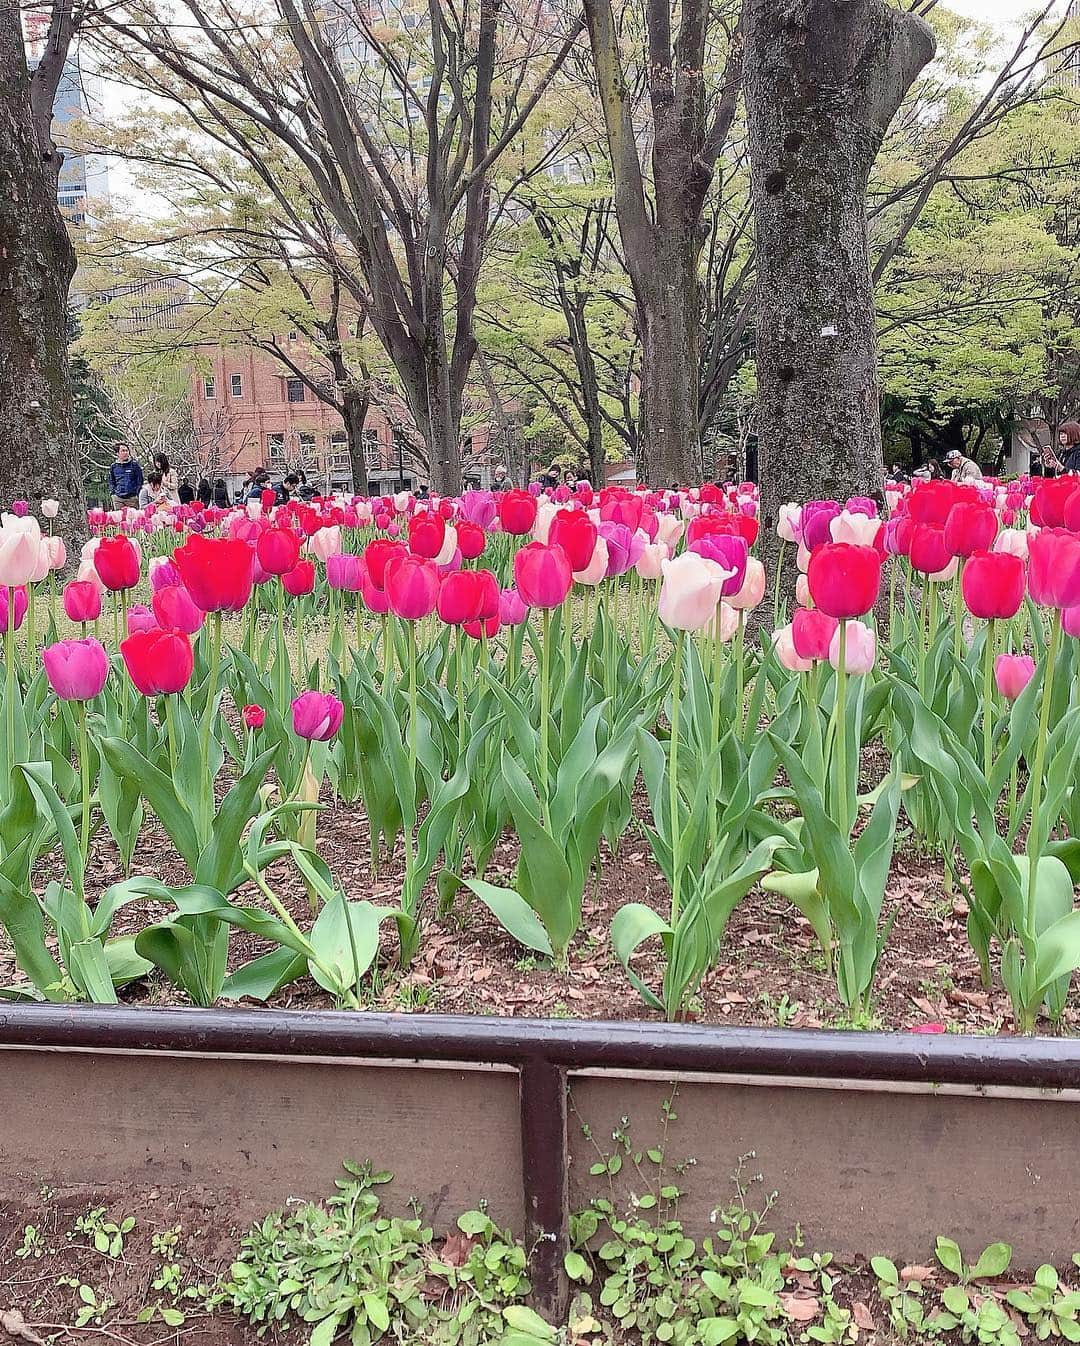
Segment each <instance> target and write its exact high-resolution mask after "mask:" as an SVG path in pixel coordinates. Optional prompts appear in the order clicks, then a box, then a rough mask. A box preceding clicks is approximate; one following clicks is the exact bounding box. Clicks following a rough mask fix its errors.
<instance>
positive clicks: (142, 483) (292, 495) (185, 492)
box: [107, 444, 318, 509]
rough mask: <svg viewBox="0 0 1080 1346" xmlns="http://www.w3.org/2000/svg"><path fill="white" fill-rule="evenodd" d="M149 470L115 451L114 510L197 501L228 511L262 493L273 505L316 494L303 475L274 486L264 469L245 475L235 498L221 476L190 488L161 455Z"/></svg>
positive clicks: (124, 450)
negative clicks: (271, 498)
mask: <svg viewBox="0 0 1080 1346" xmlns="http://www.w3.org/2000/svg"><path fill="white" fill-rule="evenodd" d="M152 463H153V465H152V467H151V468H150V469H149V471H147V472H145V473H144V472H143V469H142V464H141V463H139V461H138V459H136V458H134V457H133V456H132V453H131V450H130V448H129V447H128V446H127V445H126V444H120V445H118V446H117V449H116V461H115V462H114V463H113V464H112V466H111V467H110V468H109V471H108V477H107V480H108V489H109V496H110V497H111V500H112V507H113V509H146V508H147V507H153V508H160V509H169V508H170V507H171V506H173V505H193V504H195V503H196V502H197V503H198V504H200V505H203V506H205V507H206V508H209V507H210V506H211V505H213V506H214V507H216V508H218V509H228V507H229V506H230V505H235V504H243V503H244V502H245V501H246V500H262V498H263V492H264V491H267V490H272V491H273V492H274V503H275V504H279V505H284V504H286V503H287V502H288V501H290V500H311V499H313V498H314V497H315V495H317V494H318V492H317V491H316V489H315V487H314V486H312V485H311V484H310V483H309V481H308V479H307V475H306V474H305V473H304V472H299V471H298V472H289V473H287V474H286V475H285V476H284V477H283V478H282V479H281V481H280V482H279V483H277V484H276V485H275V484H273V482H272V481H271V478H270V473H269V472H268V471H267V470H266V468H264V467H260V468H255V469H253V470H252V471H251V472H249V473H248V474H247V476H246V477H245V478H244V480H243V482H242V483H241V486H240V488H239V490H238V491H237V492H236V494H235V495H233V494H231V493H230V491H229V487H228V484H227V482H226V481H225V478H224V477H218V478H216V479H215V480H214V481H213V482H211V481H210V479H209V478H208V477H201V478H200V479H199V481H198V483H197V484H195V485H192V482H191V478H190V477H180V476H178V475H177V472H176V470H175V469H174V468H173V467H172V466H171V464H170V463H169V459H168V456H167V455H166V454H164V453H155V454H154V457H153V459H152Z"/></svg>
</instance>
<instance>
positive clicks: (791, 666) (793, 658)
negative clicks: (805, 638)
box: [772, 622, 814, 673]
mask: <svg viewBox="0 0 1080 1346" xmlns="http://www.w3.org/2000/svg"><path fill="white" fill-rule="evenodd" d="M772 643H773V650H774V652H775V654H776V657H777V659H779V661H780V663H781V665H782V667H784V668H786V669H788V670H789V672H791V673H806V672H808V671H809V670H810V669H811V668H813V667H814V661H813V660H812V659H804V658H802V657H801V656H800V655H799V653H798V652H797V650H796V648H795V642H794V640H793V639H792V627H791V623H790V622H789V623H788V625H787V626H781V627H779V628H778V629H777V630H775V631H774V632H773V637H772Z"/></svg>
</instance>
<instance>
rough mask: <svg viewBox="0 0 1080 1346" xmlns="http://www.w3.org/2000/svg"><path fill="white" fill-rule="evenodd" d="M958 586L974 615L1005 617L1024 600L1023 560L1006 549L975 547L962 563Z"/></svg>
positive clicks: (1009, 615) (1010, 614)
mask: <svg viewBox="0 0 1080 1346" xmlns="http://www.w3.org/2000/svg"><path fill="white" fill-rule="evenodd" d="M950 517H951V516H950ZM960 586H961V589H962V591H963V595H964V602H965V603H966V604H967V609H968V611H969V612H970V613H971V615H972V616H973V617H982V618H985V619H988V620H994V619H1005V620H1007V619H1008V618H1010V617H1015V616H1016V614H1017V613H1018V612H1019V611H1020V604H1021V603H1022V602H1023V601H1024V563H1023V561H1021V560H1020V558H1019V556H1012V555H1010V554H1009V553H1008V552H989V551H978V552H976V553H975V554H974V556H972V557H971V558H970V560H969V561H968V563H967V565H965V566H964V575H963V578H962V580H961V581H960Z"/></svg>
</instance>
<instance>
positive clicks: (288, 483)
mask: <svg viewBox="0 0 1080 1346" xmlns="http://www.w3.org/2000/svg"><path fill="white" fill-rule="evenodd" d="M300 475H302V474H298V473H296V472H290V473H289V474H288V475H287V476H286V477H285V479H284V480H283V481H282V483H281V485H280V486H279V487H278V493H277V494H278V504H279V505H287V504H288V503H289V501H290V500H296V499H298V498H300Z"/></svg>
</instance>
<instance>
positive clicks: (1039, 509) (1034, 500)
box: [1028, 476, 1080, 528]
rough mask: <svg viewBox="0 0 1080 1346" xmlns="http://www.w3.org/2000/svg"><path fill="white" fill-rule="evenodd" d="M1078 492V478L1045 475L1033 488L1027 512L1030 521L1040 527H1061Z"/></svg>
mask: <svg viewBox="0 0 1080 1346" xmlns="http://www.w3.org/2000/svg"><path fill="white" fill-rule="evenodd" d="M1078 494H1080V478H1077V477H1073V476H1064V477H1046V478H1044V479H1043V480H1042V481H1040V482H1039V484H1038V486H1037V487H1036V488H1035V494H1034V495H1033V496H1032V497H1031V508H1030V510H1029V511H1028V513H1029V514H1030V516H1031V522H1032V523H1036V524H1038V525H1039V527H1040V528H1061V527H1063V526H1064V525H1065V523H1066V517H1065V516H1066V512H1067V510H1068V509H1069V506H1070V505H1071V504H1072V502H1073V501H1074V500H1075V499H1076V498H1077V495H1078Z"/></svg>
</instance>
